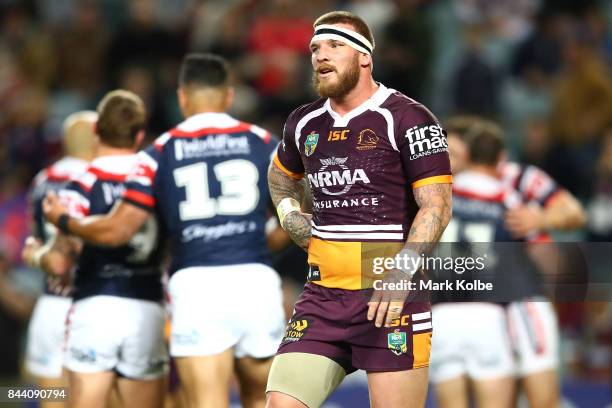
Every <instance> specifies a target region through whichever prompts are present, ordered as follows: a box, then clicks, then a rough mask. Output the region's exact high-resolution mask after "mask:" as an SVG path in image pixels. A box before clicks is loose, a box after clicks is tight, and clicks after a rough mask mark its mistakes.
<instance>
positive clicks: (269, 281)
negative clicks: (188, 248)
mask: <svg viewBox="0 0 612 408" xmlns="http://www.w3.org/2000/svg"><path fill="white" fill-rule="evenodd" d="M168 290H169V293H170V304H171V310H172V329H171V333H172V335H171V340H170V355H171V356H172V357H189V356H204V355H212V354H218V353H221V352H223V351H224V350H227V349H229V348H232V347H233V348H234V355H235V356H236V357H237V358H241V357H245V356H248V357H254V358H266V357H271V356H273V355H274V354H275V353H276V350H277V349H278V345H279V343H280V341H281V339H282V336H283V331H284V328H285V316H284V311H283V295H282V291H281V280H280V278H279V277H278V275H277V273H276V272H275V271H274V270H273V269H272V268H270V267H268V266H266V265H263V264H254V263H252V264H239V265H227V266H214V267H192V268H186V269H182V270H180V271H177V272H176V273H175V274H174V275H172V277H171V278H170V282H169V285H168Z"/></svg>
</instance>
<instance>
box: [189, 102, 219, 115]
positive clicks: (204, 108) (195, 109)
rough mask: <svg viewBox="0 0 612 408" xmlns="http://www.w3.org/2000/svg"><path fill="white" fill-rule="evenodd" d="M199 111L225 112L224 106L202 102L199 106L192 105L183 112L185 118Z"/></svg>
mask: <svg viewBox="0 0 612 408" xmlns="http://www.w3.org/2000/svg"><path fill="white" fill-rule="evenodd" d="M200 113H225V106H218V105H210V104H203V105H201V106H194V107H193V108H191V109H188V110H187V111H186V112H185V118H190V117H192V116H194V115H198V114H200Z"/></svg>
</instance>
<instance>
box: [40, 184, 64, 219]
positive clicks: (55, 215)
mask: <svg viewBox="0 0 612 408" xmlns="http://www.w3.org/2000/svg"><path fill="white" fill-rule="evenodd" d="M42 208H43V213H44V214H45V218H47V220H49V222H50V223H51V224H53V225H55V226H56V227H57V221H58V220H59V217H60V215H62V214H65V213H66V212H67V211H66V209H65V208H64V206H62V205H61V204H60V200H59V197H58V196H57V194H56V193H55V192H53V191H49V192H48V193H47V196H46V197H45V199H44V200H43V203H42Z"/></svg>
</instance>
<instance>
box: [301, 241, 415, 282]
mask: <svg viewBox="0 0 612 408" xmlns="http://www.w3.org/2000/svg"><path fill="white" fill-rule="evenodd" d="M403 245H404V243H403V242H355V241H348V242H347V241H327V240H323V239H319V238H315V237H312V238H310V246H309V248H308V263H309V264H310V265H316V266H318V267H319V271H320V276H321V279H320V280H318V281H313V283H316V284H318V285H321V286H325V287H328V288H339V289H347V290H358V289H365V288H371V287H372V282H373V281H374V280H375V279H380V278H381V277H380V275H375V274H374V273H373V271H372V269H373V263H374V258H379V257H381V258H382V257H393V256H395V255H396V254H397V253H398V252H399V251H400V249H401V248H402V247H403Z"/></svg>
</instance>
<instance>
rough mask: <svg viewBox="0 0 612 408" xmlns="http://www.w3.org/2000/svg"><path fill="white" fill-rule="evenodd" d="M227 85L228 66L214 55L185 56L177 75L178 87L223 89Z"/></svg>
mask: <svg viewBox="0 0 612 408" xmlns="http://www.w3.org/2000/svg"><path fill="white" fill-rule="evenodd" d="M228 84H229V64H228V62H227V60H226V59H225V58H223V57H221V56H219V55H215V54H200V53H192V54H187V55H186V56H185V58H183V62H182V64H181V71H180V74H179V86H201V87H213V88H216V87H225V86H227V85H228Z"/></svg>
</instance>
